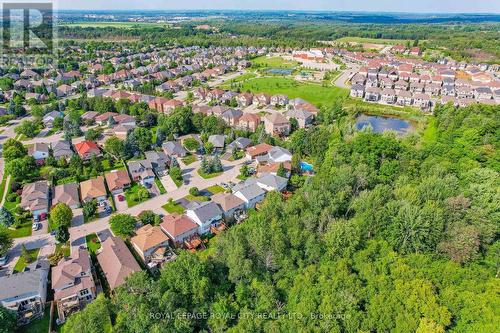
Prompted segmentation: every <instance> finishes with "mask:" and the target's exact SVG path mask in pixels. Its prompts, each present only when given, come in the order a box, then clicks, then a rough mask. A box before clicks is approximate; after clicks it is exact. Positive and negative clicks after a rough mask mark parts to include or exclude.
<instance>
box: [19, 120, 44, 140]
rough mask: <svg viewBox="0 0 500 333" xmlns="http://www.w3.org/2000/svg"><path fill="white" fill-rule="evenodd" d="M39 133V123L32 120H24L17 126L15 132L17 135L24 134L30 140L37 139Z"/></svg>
mask: <svg viewBox="0 0 500 333" xmlns="http://www.w3.org/2000/svg"><path fill="white" fill-rule="evenodd" d="M39 131H40V128H39V125H38V123H37V122H35V121H30V120H23V121H22V122H21V124H19V125H17V126H16V128H14V132H15V133H16V134H22V135H25V136H26V137H28V138H33V137H35V136H36V135H37V134H38V132H39Z"/></svg>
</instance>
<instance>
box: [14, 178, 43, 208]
mask: <svg viewBox="0 0 500 333" xmlns="http://www.w3.org/2000/svg"><path fill="white" fill-rule="evenodd" d="M48 195H49V186H48V184H47V181H45V180H41V181H38V182H34V183H29V184H26V185H24V187H23V193H22V195H21V203H20V206H21V207H23V208H26V209H29V210H31V211H35V210H41V209H47V208H48V204H49V200H48Z"/></svg>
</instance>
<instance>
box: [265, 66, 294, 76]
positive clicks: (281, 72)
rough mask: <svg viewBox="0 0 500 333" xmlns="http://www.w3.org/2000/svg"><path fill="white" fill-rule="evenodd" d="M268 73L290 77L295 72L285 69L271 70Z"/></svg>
mask: <svg viewBox="0 0 500 333" xmlns="http://www.w3.org/2000/svg"><path fill="white" fill-rule="evenodd" d="M266 72H268V73H269V74H276V75H290V74H292V72H293V70H292V69H284V68H270V69H268V70H267V71H266Z"/></svg>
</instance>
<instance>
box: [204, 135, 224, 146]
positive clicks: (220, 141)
mask: <svg viewBox="0 0 500 333" xmlns="http://www.w3.org/2000/svg"><path fill="white" fill-rule="evenodd" d="M225 138H226V136H225V135H216V134H215V135H210V136H209V137H208V142H210V143H211V144H213V145H214V147H215V148H224V140H225Z"/></svg>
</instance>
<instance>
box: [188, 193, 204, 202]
mask: <svg viewBox="0 0 500 333" xmlns="http://www.w3.org/2000/svg"><path fill="white" fill-rule="evenodd" d="M185 199H186V200H189V201H200V202H204V201H209V200H210V198H209V197H206V196H204V195H197V196H194V195H191V194H188V195H186V196H185Z"/></svg>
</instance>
